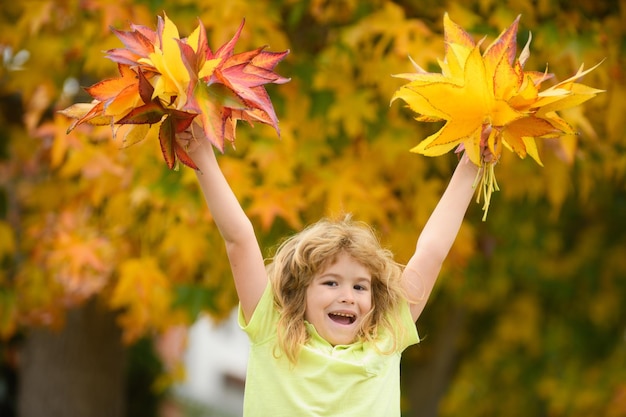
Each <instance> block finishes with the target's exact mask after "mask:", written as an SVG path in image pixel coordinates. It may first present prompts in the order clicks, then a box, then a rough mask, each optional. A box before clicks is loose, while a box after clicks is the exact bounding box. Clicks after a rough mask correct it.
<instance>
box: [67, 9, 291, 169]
mask: <svg viewBox="0 0 626 417" xmlns="http://www.w3.org/2000/svg"><path fill="white" fill-rule="evenodd" d="M244 23H245V21H242V23H241V25H240V26H239V28H238V29H237V31H236V32H235V35H234V36H233V37H232V39H231V40H230V41H228V42H227V43H225V44H224V45H222V46H221V47H220V48H218V49H217V50H216V51H215V53H213V51H212V50H211V48H210V47H209V45H208V42H207V37H206V30H205V28H204V26H203V24H202V22H201V21H199V22H198V26H197V27H196V28H195V29H194V30H193V31H192V33H191V34H190V35H189V36H188V37H186V38H182V37H181V36H180V33H179V31H178V28H177V27H176V25H175V24H174V23H173V22H172V21H171V20H170V19H169V18H168V16H167V14H165V13H163V16H158V18H157V28H156V30H153V29H150V28H147V27H145V26H140V25H134V24H131V30H130V31H120V30H116V29H112V30H113V33H114V34H115V35H116V36H117V37H118V38H119V39H120V41H121V42H122V43H123V44H124V48H115V49H110V50H109V51H107V57H108V58H109V59H111V60H112V61H113V62H116V63H117V64H118V68H119V71H120V75H121V76H120V77H118V78H112V79H107V80H103V81H100V82H98V83H96V84H94V85H93V86H91V87H89V88H87V89H86V91H87V92H88V93H89V94H90V95H91V96H92V97H93V98H94V102H93V103H91V104H89V105H74V106H70V107H68V108H67V109H65V110H63V111H62V113H63V114H64V115H66V116H68V117H72V118H74V119H76V120H75V121H74V122H73V123H72V125H71V126H70V128H69V129H68V132H69V131H71V130H72V129H73V128H75V127H76V126H77V125H79V124H81V123H85V122H87V123H91V124H112V125H123V124H125V125H133V126H131V128H130V129H129V130H128V131H127V133H126V135H125V138H132V140H133V141H138V140H141V139H143V137H144V136H145V135H146V133H147V132H148V129H145V128H141V127H139V125H146V124H147V125H154V124H159V125H160V126H159V142H160V145H161V150H162V152H163V157H164V159H165V162H166V163H167V165H168V167H169V168H170V169H171V168H174V167H175V165H176V161H177V160H179V161H181V162H182V163H184V164H185V165H188V166H190V167H192V168H194V169H195V168H196V167H195V165H194V164H193V161H192V160H191V158H189V156H188V155H187V153H186V152H185V150H184V149H182V147H181V146H180V145H179V144H178V142H177V141H176V135H177V134H178V133H180V132H182V131H183V130H185V129H187V128H189V126H190V124H191V123H192V122H193V121H194V119H196V120H195V121H196V122H197V123H198V124H199V125H200V127H201V128H202V129H201V131H202V132H203V134H204V136H205V137H206V139H207V140H209V141H210V142H211V143H212V144H213V145H214V146H215V147H216V148H218V149H219V150H220V151H224V142H225V141H229V142H234V140H235V131H236V125H237V121H238V120H244V121H246V122H248V123H250V124H253V123H254V122H260V123H264V124H268V125H271V126H272V127H274V129H275V130H276V133H277V134H278V135H279V136H280V130H279V128H278V118H277V116H276V113H275V111H274V107H273V105H272V101H271V99H270V97H269V95H268V94H267V91H266V90H265V87H264V85H265V84H268V83H274V84H282V83H285V82H287V81H289V79H288V78H285V77H282V76H280V75H278V74H276V73H275V72H274V68H275V67H276V65H277V64H278V63H279V62H280V61H281V60H282V59H284V57H285V56H286V55H287V54H288V53H289V51H284V52H268V51H265V47H261V48H257V49H255V50H253V51H247V52H242V53H239V54H235V53H234V48H235V44H236V43H237V40H238V39H239V36H240V35H241V31H242V30H243V26H244ZM114 131H115V130H114Z"/></svg>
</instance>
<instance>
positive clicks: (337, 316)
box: [328, 313, 356, 324]
mask: <svg viewBox="0 0 626 417" xmlns="http://www.w3.org/2000/svg"><path fill="white" fill-rule="evenodd" d="M328 317H330V319H331V320H332V321H334V322H335V323H339V324H352V323H354V322H355V321H356V316H355V315H354V314H349V313H329V314H328Z"/></svg>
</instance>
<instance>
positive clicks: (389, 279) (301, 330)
mask: <svg viewBox="0 0 626 417" xmlns="http://www.w3.org/2000/svg"><path fill="white" fill-rule="evenodd" d="M341 253H346V254H348V255H350V256H351V257H352V258H354V260H356V261H357V262H359V263H360V264H362V265H363V266H364V267H366V268H367V269H368V271H369V272H370V274H371V276H372V309H371V310H370V312H369V313H368V314H367V316H366V317H365V318H364V320H363V322H362V325H361V328H360V329H359V332H358V337H359V339H360V340H362V341H365V342H368V341H369V342H372V341H375V339H376V337H377V335H378V334H380V331H383V330H386V331H387V332H388V334H391V335H393V337H394V341H393V343H392V346H390V349H389V350H390V351H393V350H395V348H396V343H395V339H396V338H397V337H398V336H399V335H398V334H397V333H398V331H402V330H403V329H401V328H400V329H397V330H396V331H394V328H395V327H394V326H393V324H394V322H395V323H398V322H399V315H400V303H402V302H404V301H406V298H405V296H404V292H403V290H402V287H401V283H400V277H401V275H402V267H401V266H400V265H399V264H397V263H396V262H395V261H394V260H393V254H392V253H391V252H390V251H389V250H387V249H385V248H383V247H382V246H381V245H380V242H379V240H378V237H377V236H376V234H375V233H374V231H373V230H372V228H371V227H369V226H368V225H366V224H365V223H362V222H356V221H353V220H352V219H351V218H350V217H349V216H346V217H345V218H343V219H341V220H337V221H333V220H329V219H322V220H320V221H319V222H317V223H314V224H312V225H311V226H309V227H307V228H306V229H304V230H303V231H301V232H300V233H298V234H296V235H293V236H291V237H290V238H288V239H287V240H285V241H284V242H283V243H282V244H281V245H280V246H279V248H278V249H277V251H276V254H275V256H274V258H273V260H272V262H271V263H270V264H269V265H268V267H267V270H268V276H269V279H270V281H271V284H272V287H273V288H272V289H273V292H274V302H275V304H276V307H277V308H278V311H279V312H280V319H279V322H278V346H277V347H278V348H279V349H280V351H281V352H283V353H284V354H285V355H286V356H287V358H288V359H289V360H290V361H291V362H292V363H293V364H295V363H296V362H297V357H298V353H299V351H300V348H301V346H303V345H304V344H305V343H306V342H307V341H308V338H309V335H308V333H307V331H306V328H305V325H304V314H305V309H306V293H307V288H308V286H309V284H310V283H311V282H312V280H313V278H314V277H315V276H316V274H318V273H320V272H322V271H323V270H324V269H325V268H326V267H327V266H329V265H331V264H332V263H333V262H335V260H336V259H337V257H338V255H339V254H341ZM388 353H389V352H388Z"/></svg>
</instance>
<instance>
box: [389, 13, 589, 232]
mask: <svg viewBox="0 0 626 417" xmlns="http://www.w3.org/2000/svg"><path fill="white" fill-rule="evenodd" d="M518 22H519V17H518V18H517V19H516V20H515V21H514V22H513V24H511V26H510V27H509V28H508V29H506V30H504V31H503V32H502V33H501V34H500V36H499V37H498V38H497V39H496V40H495V41H494V42H493V43H492V44H491V45H489V46H488V47H487V48H486V49H485V51H484V53H482V54H481V52H480V47H481V42H478V43H475V42H474V40H473V39H472V37H471V36H470V35H469V34H468V33H467V32H466V31H465V30H463V29H462V28H461V27H460V26H458V25H457V24H455V23H454V22H452V20H451V19H450V18H449V16H448V15H447V14H446V15H445V16H444V38H445V42H446V44H445V57H444V60H443V61H440V62H439V65H440V67H441V73H429V72H426V71H425V70H424V69H422V68H420V67H419V66H418V65H416V64H414V65H415V69H416V73H411V74H399V75H396V77H400V78H404V79H407V80H408V81H409V83H408V84H406V85H404V86H402V87H401V88H400V89H399V90H398V91H396V93H395V94H394V96H393V98H392V102H393V101H394V100H396V99H402V100H404V101H405V102H406V104H407V105H408V107H409V108H410V109H411V110H413V111H414V112H415V113H417V114H418V116H417V117H416V120H417V121H420V122H436V121H442V120H445V122H446V123H445V125H444V126H443V127H442V128H441V129H440V130H439V131H437V132H436V133H435V134H433V135H431V136H429V137H427V138H426V139H424V140H423V141H421V142H420V143H419V144H418V145H417V146H415V147H414V148H413V149H411V151H412V152H416V153H421V154H423V155H427V156H439V155H443V154H444V153H446V152H448V151H450V150H452V149H454V148H457V149H458V150H465V151H466V152H467V154H468V156H469V158H470V160H471V161H472V162H473V163H474V164H476V165H477V166H478V167H480V171H479V173H478V177H477V183H478V182H480V190H479V191H478V199H479V200H480V195H481V194H483V195H484V199H485V200H484V201H485V202H484V206H483V210H484V212H485V214H484V217H483V220H484V219H485V218H486V216H487V210H488V208H489V203H490V198H491V193H492V192H493V191H495V190H497V189H498V186H497V183H496V181H495V175H494V166H495V164H496V163H497V162H498V160H499V159H500V155H501V153H502V148H503V146H504V147H506V148H508V149H509V150H511V151H513V152H515V153H516V154H517V155H519V156H520V157H521V158H524V157H526V155H530V156H531V157H532V158H533V159H535V160H536V161H537V163H539V164H540V165H541V160H540V158H539V154H538V152H537V146H536V143H535V139H536V138H550V137H552V138H554V137H558V136H560V135H563V134H574V133H575V132H574V130H573V129H572V127H571V126H569V125H568V124H567V122H565V121H564V120H563V119H562V118H561V117H560V116H559V115H558V114H557V111H559V110H564V109H567V108H569V107H573V106H576V105H579V104H581V103H583V102H585V101H587V100H589V99H590V98H592V97H594V96H595V95H596V94H597V93H599V92H601V91H600V90H596V89H594V88H591V87H587V86H585V85H582V84H577V83H576V82H575V81H576V80H578V79H579V78H581V77H583V76H584V75H585V74H587V73H589V72H590V71H592V70H593V69H595V68H596V67H593V68H591V69H588V70H586V71H583V67H582V66H581V68H580V70H579V71H578V72H577V73H576V74H575V75H574V76H573V77H571V78H569V79H567V80H565V81H563V82H560V83H558V84H556V85H554V86H552V87H550V88H548V89H546V90H544V91H540V88H541V84H542V83H543V82H544V81H546V80H548V79H550V78H551V77H552V75H551V74H547V73H542V72H534V71H524V64H525V63H526V61H527V59H528V57H529V55H530V50H529V47H530V40H531V38H529V39H528V43H527V44H526V46H525V47H524V49H523V51H522V52H521V54H520V56H519V58H517V59H516V49H517V45H516V37H517V28H518ZM596 66H597V65H596ZM486 148H488V149H489V151H490V152H491V154H492V156H493V157H492V159H491V160H489V161H488V160H486V159H485V158H483V154H484V153H483V150H484V149H486Z"/></svg>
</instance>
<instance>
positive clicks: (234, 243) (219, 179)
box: [179, 130, 267, 322]
mask: <svg viewBox="0 0 626 417" xmlns="http://www.w3.org/2000/svg"><path fill="white" fill-rule="evenodd" d="M194 132H195V133H197V131H195V130H194ZM179 143H181V144H182V145H183V146H185V147H186V148H187V153H188V155H189V156H190V157H191V159H192V160H193V162H194V163H195V164H196V166H197V167H198V170H197V171H196V175H197V177H198V182H199V183H200V188H201V190H202V193H203V195H204V198H205V200H206V202H207V205H208V206H209V210H210V211H211V214H212V215H213V219H214V220H215V223H216V225H217V227H218V229H219V231H220V233H221V235H222V238H223V239H224V243H225V244H226V252H227V254H228V260H229V262H230V267H231V270H232V273H233V278H234V280H235V287H236V289H237V295H238V296H239V302H240V304H241V308H242V310H243V314H244V317H245V319H246V322H248V321H250V318H251V317H252V313H253V312H254V309H255V308H256V306H257V303H258V302H259V299H260V298H261V295H262V294H263V292H264V291H265V287H266V285H267V274H266V272H265V263H264V260H263V255H262V253H261V249H260V248H259V244H258V242H257V239H256V235H255V233H254V229H253V227H252V223H251V222H250V219H249V218H248V216H247V215H246V214H245V212H244V211H243V209H242V208H241V205H240V204H239V201H238V200H237V197H235V194H234V193H233V191H232V190H231V188H230V186H229V185H228V182H227V181H226V178H224V175H223V174H222V171H221V170H220V168H219V165H218V163H217V159H216V157H215V152H214V151H213V148H212V145H211V144H210V143H209V142H208V141H207V140H206V139H205V138H198V139H195V138H192V137H191V134H190V133H188V132H185V133H182V134H180V135H179Z"/></svg>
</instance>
